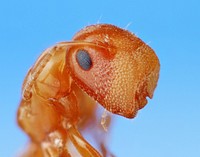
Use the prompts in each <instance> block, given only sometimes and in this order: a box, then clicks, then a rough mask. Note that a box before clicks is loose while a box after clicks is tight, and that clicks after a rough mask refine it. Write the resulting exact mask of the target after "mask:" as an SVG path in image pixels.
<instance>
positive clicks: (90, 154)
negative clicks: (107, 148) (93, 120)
mask: <svg viewBox="0 0 200 157" xmlns="http://www.w3.org/2000/svg"><path fill="white" fill-rule="evenodd" d="M68 133H69V138H70V140H71V141H72V143H73V145H74V146H75V147H76V149H77V150H78V152H79V153H80V154H81V155H82V156H85V157H101V155H100V154H99V153H98V151H97V150H95V149H94V148H93V147H92V146H91V145H90V144H89V143H88V142H87V141H86V140H85V139H84V138H83V136H82V135H81V134H80V133H79V132H78V130H77V129H76V128H75V127H74V126H71V127H70V128H69V129H68Z"/></svg>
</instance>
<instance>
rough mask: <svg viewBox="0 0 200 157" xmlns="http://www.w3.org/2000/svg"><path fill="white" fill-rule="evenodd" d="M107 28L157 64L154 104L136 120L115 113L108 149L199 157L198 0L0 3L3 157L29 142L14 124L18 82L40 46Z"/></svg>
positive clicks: (146, 156) (144, 156)
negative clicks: (142, 45) (141, 46)
mask: <svg viewBox="0 0 200 157" xmlns="http://www.w3.org/2000/svg"><path fill="white" fill-rule="evenodd" d="M97 22H100V23H111V24H114V25H117V26H120V27H122V28H125V27H126V26H127V25H129V24H130V25H129V26H128V30H130V31H131V32H134V33H136V35H137V36H139V37H140V38H141V39H143V40H144V41H145V42H147V43H148V44H149V45H150V46H151V47H152V48H153V49H154V50H155V51H156V53H157V55H158V57H159V59H160V62H161V72H160V79H159V83H158V87H157V89H156V91H155V95H154V98H153V100H150V101H149V104H148V105H147V106H146V107H145V108H144V109H143V110H141V111H140V112H139V114H138V115H137V117H136V118H135V119H133V120H129V119H125V118H123V117H120V116H115V121H114V123H113V127H112V129H111V130H110V137H109V141H108V145H109V147H110V149H111V151H112V152H113V153H114V154H116V156H119V157H125V156H134V157H199V156H200V100H199V98H200V92H199V87H200V2H199V1H198V0H185V1H182V0H168V1H161V0H151V1H147V0H146V1H145V0H137V1H136V0H118V1H117V0H101V1H100V0H99V1H94V0H84V1H78V0H73V1H67V0H57V1H56V0H54V1H53V0H49V1H41V0H40V1H39V0H35V1H26V0H18V1H17V0H6V1H3V0H1V2H0V68H1V72H0V76H1V77H0V156H1V157H11V156H15V155H16V154H17V152H19V150H20V149H23V146H24V145H25V144H26V142H27V137H26V135H25V134H24V133H23V132H22V131H21V130H20V129H19V128H18V126H17V124H16V110H17V108H18V105H19V100H20V94H21V84H22V81H23V79H24V77H25V75H26V72H27V70H28V69H29V67H30V66H31V65H32V64H33V63H34V61H35V60H36V59H37V57H38V56H39V54H40V53H41V51H42V50H44V49H45V48H47V47H49V46H51V45H53V44H55V43H57V42H59V41H68V40H70V39H71V38H72V36H73V35H74V34H75V33H76V32H77V31H78V30H80V29H81V28H82V27H84V26H86V25H89V24H95V23H97Z"/></svg>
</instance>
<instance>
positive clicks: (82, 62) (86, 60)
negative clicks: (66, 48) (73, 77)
mask: <svg viewBox="0 0 200 157" xmlns="http://www.w3.org/2000/svg"><path fill="white" fill-rule="evenodd" d="M76 60H77V62H78V64H79V66H80V67H81V68H82V69H83V70H85V71H87V70H89V69H90V68H91V67H92V59H91V57H90V55H89V53H88V52H87V51H86V50H78V52H77V53H76Z"/></svg>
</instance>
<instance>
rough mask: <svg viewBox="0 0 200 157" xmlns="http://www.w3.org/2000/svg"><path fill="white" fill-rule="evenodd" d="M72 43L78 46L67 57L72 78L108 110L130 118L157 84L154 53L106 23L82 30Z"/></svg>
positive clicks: (142, 105) (140, 42) (135, 38)
mask: <svg viewBox="0 0 200 157" xmlns="http://www.w3.org/2000/svg"><path fill="white" fill-rule="evenodd" d="M73 42H74V43H77V45H73V46H70V47H69V48H68V50H67V55H66V64H67V67H68V69H69V71H70V75H71V77H72V79H73V80H74V81H75V82H76V84H77V85H78V86H79V87H80V88H82V89H83V90H84V91H85V92H86V93H88V94H89V95H90V96H91V97H92V98H94V99H95V100H96V101H98V102H99V103H100V104H101V105H102V106H103V107H104V108H106V109H107V110H108V111H110V112H112V113H115V114H119V115H122V116H124V117H128V118H133V117H134V116H135V115H136V113H137V111H138V110H139V109H140V108H142V107H144V105H145V104H146V103H147V100H146V97H147V96H148V97H150V98H151V97H152V96H153V92H154V89H155V87H156V84H157V81H158V76H159V67H160V65H159V60H158V58H157V56H156V55H155V53H154V51H153V50H152V49H151V48H150V47H149V46H148V45H146V44H145V43H144V42H143V41H142V40H140V39H139V38H137V37H136V36H135V35H133V34H132V33H130V32H128V31H126V30H123V29H121V28H118V27H116V26H113V25H108V24H98V25H92V26H88V27H86V28H84V29H82V30H81V31H80V32H78V33H77V34H76V35H75V36H74V38H73ZM80 43H81V44H80Z"/></svg>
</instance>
